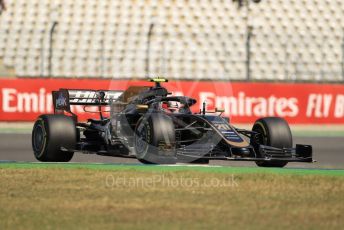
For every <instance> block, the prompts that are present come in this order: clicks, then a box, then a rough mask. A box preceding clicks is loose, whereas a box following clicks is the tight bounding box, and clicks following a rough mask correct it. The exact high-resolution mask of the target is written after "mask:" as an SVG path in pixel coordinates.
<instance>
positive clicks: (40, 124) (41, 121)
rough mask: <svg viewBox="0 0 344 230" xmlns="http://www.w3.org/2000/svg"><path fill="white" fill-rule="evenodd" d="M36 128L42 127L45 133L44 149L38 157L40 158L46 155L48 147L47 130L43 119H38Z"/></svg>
mask: <svg viewBox="0 0 344 230" xmlns="http://www.w3.org/2000/svg"><path fill="white" fill-rule="evenodd" d="M36 126H41V128H42V131H43V147H42V148H41V152H40V153H39V154H38V155H37V158H40V157H42V155H43V154H44V151H45V147H46V144H47V132H46V130H45V125H44V121H43V119H42V118H39V119H38V121H37V125H36ZM35 128H36V127H35Z"/></svg>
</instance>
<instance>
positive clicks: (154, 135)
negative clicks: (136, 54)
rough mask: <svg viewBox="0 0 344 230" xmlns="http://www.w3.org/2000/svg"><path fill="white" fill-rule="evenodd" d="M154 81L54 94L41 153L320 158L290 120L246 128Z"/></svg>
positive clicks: (42, 120) (269, 160) (272, 163)
mask: <svg viewBox="0 0 344 230" xmlns="http://www.w3.org/2000/svg"><path fill="white" fill-rule="evenodd" d="M151 81H153V82H155V85H154V86H150V87H149V86H147V87H142V86H131V87H129V88H128V89H127V90H126V91H124V92H123V91H108V90H71V89H60V90H59V91H55V92H53V94H52V95H53V102H54V114H50V115H41V116H40V117H39V118H38V119H37V121H36V122H35V125H34V128H33V131H32V147H33V151H34V154H35V157H36V159H37V160H39V161H45V162H68V161H70V160H71V159H72V157H73V154H74V152H83V153H95V154H98V155H104V156H114V157H133V158H137V159H138V160H139V161H140V162H143V163H147V164H152V163H157V164H173V163H176V162H187V163H203V164H206V163H209V160H215V159H216V160H237V161H255V162H256V163H257V165H258V166H263V167H283V166H285V165H286V164H287V163H288V162H313V160H312V147H311V146H310V145H300V144H297V145H296V147H295V148H293V141H292V134H291V131H290V128H289V126H288V124H287V122H286V121H285V120H284V119H282V118H279V117H266V118H261V119H259V120H257V121H256V122H255V123H254V125H253V128H252V130H244V129H238V128H235V127H234V126H233V125H231V124H230V122H229V119H228V118H225V117H222V116H221V114H222V112H223V110H221V109H215V111H206V108H205V107H206V105H205V103H203V109H201V110H200V111H199V113H192V112H191V110H190V107H191V106H193V105H194V104H195V103H196V100H195V99H193V98H190V97H186V96H172V95H171V93H169V92H168V91H167V89H166V88H164V87H162V86H161V82H166V81H167V80H165V79H161V78H157V79H152V80H151ZM71 105H84V110H85V111H90V107H93V108H94V107H95V108H97V111H96V112H97V113H99V119H89V120H88V121H87V122H84V123H82V122H78V118H77V116H76V115H75V114H74V113H72V111H71V108H70V106H71ZM104 109H105V110H107V111H104ZM92 112H95V111H94V110H92ZM105 113H107V114H108V116H104V114H105Z"/></svg>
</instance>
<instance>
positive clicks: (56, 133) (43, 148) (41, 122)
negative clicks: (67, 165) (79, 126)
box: [32, 114, 77, 162]
mask: <svg viewBox="0 0 344 230" xmlns="http://www.w3.org/2000/svg"><path fill="white" fill-rule="evenodd" d="M76 141H77V131H76V127H75V123H74V121H73V119H72V118H71V117H68V116H65V115H59V114H54V115H41V116H40V117H39V118H38V119H37V120H36V122H35V124H34V127H33V130H32V149H33V152H34V155H35V158H36V159H37V160H39V161H43V162H68V161H70V160H71V159H72V157H73V155H74V152H72V151H62V150H61V148H64V149H67V150H68V149H75V145H76Z"/></svg>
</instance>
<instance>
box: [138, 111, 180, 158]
mask: <svg viewBox="0 0 344 230" xmlns="http://www.w3.org/2000/svg"><path fill="white" fill-rule="evenodd" d="M134 139H135V140H134V143H135V144H134V145H135V152H136V158H137V159H138V160H139V161H140V162H141V163H144V164H174V163H176V156H175V154H176V151H175V130H174V124H173V121H172V119H171V117H169V116H167V115H165V114H163V113H152V114H149V115H148V116H144V117H142V118H141V119H140V120H139V121H138V124H137V127H136V129H135V138H134Z"/></svg>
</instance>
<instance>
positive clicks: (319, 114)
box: [0, 78, 344, 124]
mask: <svg viewBox="0 0 344 230" xmlns="http://www.w3.org/2000/svg"><path fill="white" fill-rule="evenodd" d="M129 86H153V83H151V82H147V81H145V80H100V79H98V80H95V79H41V78H24V79H0V121H34V120H35V119H36V118H37V117H38V116H39V115H40V114H47V113H48V114H50V113H53V102H52V93H51V92H52V91H54V90H58V89H60V88H64V89H90V90H118V91H124V90H126V89H127V88H128V87H129ZM163 86H165V87H166V88H167V89H168V90H169V91H170V92H171V93H172V95H185V96H189V97H192V98H195V99H196V100H197V104H195V105H194V106H193V112H199V110H200V109H201V108H202V106H203V102H205V103H206V108H207V110H209V111H213V110H214V109H215V108H219V109H224V111H225V112H224V113H223V116H227V117H229V118H230V119H231V121H232V122H233V123H252V122H254V121H255V120H256V119H258V118H260V117H267V116H279V117H283V118H285V119H286V120H287V121H288V122H290V123H291V124H344V85H342V84H312V83H262V82H260V83H250V82H221V81H182V80H177V81H170V82H168V83H163ZM84 96H85V95H84ZM97 110H98V107H95V108H87V109H86V111H87V112H85V108H84V106H81V105H75V106H72V112H73V113H75V114H77V115H78V117H79V120H86V119H87V118H96V117H97V116H98V114H97V112H96V111H97ZM105 110H106V109H105Z"/></svg>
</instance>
